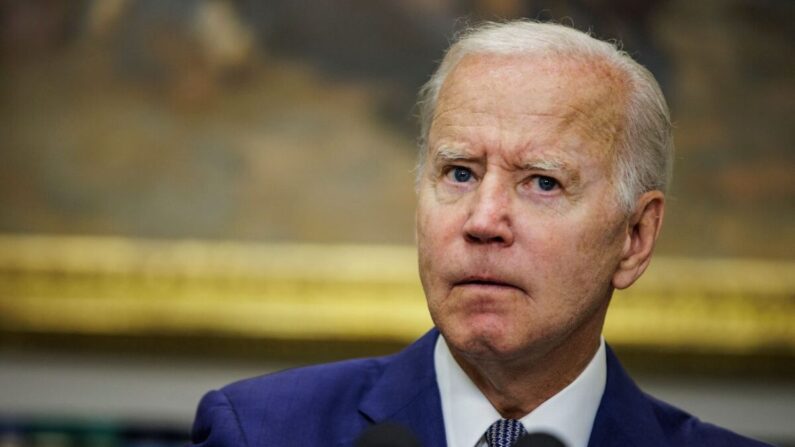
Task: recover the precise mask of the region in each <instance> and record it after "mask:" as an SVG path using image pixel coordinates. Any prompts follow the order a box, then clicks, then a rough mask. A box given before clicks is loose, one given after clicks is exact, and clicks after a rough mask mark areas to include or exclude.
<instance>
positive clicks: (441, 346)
mask: <svg viewBox="0 0 795 447" xmlns="http://www.w3.org/2000/svg"><path fill="white" fill-rule="evenodd" d="M434 365H435V367H436V381H437V383H438V384H439V394H440V396H441V399H442V415H443V417H444V430H445V435H446V436H447V445H448V447H485V446H486V445H487V444H486V438H485V436H484V433H485V432H486V429H487V428H489V426H490V425H491V424H492V423H494V422H495V421H497V420H498V419H502V416H500V414H499V413H498V412H497V410H495V409H494V407H493V406H492V405H491V402H489V401H488V399H486V397H485V396H484V395H483V394H482V393H481V392H480V390H479V389H478V388H477V386H475V384H474V383H472V381H471V380H470V379H469V376H467V375H466V373H465V372H464V370H463V369H461V367H460V366H459V365H458V363H457V362H456V361H455V359H454V358H453V355H452V354H451V353H450V348H448V346H447V343H446V342H445V340H444V337H443V336H441V335H440V336H439V338H438V339H437V341H436V347H435V350H434ZM606 380H607V361H606V357H605V342H604V339H601V340H600V343H599V349H598V350H597V351H596V354H595V355H594V357H593V359H591V361H590V363H588V366H586V367H585V369H584V370H583V371H582V373H580V375H579V376H578V377H577V378H576V379H574V381H573V382H571V383H570V384H569V385H568V386H567V387H566V388H563V389H562V390H560V391H559V392H558V393H557V394H555V395H554V396H552V397H550V398H549V399H548V400H547V401H546V402H544V403H542V404H541V405H539V406H538V407H537V408H536V409H535V410H533V411H532V412H530V413H529V414H527V415H526V416H525V417H523V418H521V419H520V421H521V422H522V424H523V425H524V427H525V429H527V431H528V433H534V432H540V431H543V432H546V433H550V434H552V435H555V436H557V437H558V438H560V440H562V441H563V442H564V443H565V445H566V446H567V447H587V445H588V439H589V438H590V436H591V428H592V427H593V422H594V418H595V417H596V411H597V410H598V409H599V402H601V400H602V394H604V390H605V382H606Z"/></svg>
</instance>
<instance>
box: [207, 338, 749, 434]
mask: <svg viewBox="0 0 795 447" xmlns="http://www.w3.org/2000/svg"><path fill="white" fill-rule="evenodd" d="M438 335H439V332H438V331H437V330H435V329H434V330H432V331H430V332H428V333H427V334H425V336H423V337H422V338H420V339H419V340H418V341H417V342H415V343H414V344H412V345H411V346H409V347H408V348H406V349H405V350H403V351H401V352H400V353H398V354H395V355H391V356H386V357H379V358H366V359H357V360H348V361H343V362H338V363H331V364H325V365H318V366H311V367H306V368H298V369H293V370H288V371H283V372H280V373H276V374H272V375H267V376H262V377H257V378H253V379H248V380H244V381H241V382H237V383H234V384H231V385H229V386H226V387H225V388H223V389H221V390H219V391H211V392H209V393H207V394H206V395H205V396H204V398H203V399H202V401H201V403H200V404H199V409H198V411H197V414H196V420H195V422H194V426H193V431H192V433H191V439H192V442H193V444H192V445H194V446H197V447H199V446H200V447H238V446H240V447H277V446H278V447H281V446H301V447H306V446H324V447H325V446H351V445H353V443H354V441H355V440H356V438H357V437H358V435H359V434H360V433H361V432H362V430H363V429H365V428H366V427H368V426H369V425H371V424H373V423H378V422H386V421H390V422H396V423H398V424H401V425H403V426H405V427H408V428H409V429H410V430H411V431H412V432H413V433H414V434H415V435H416V436H417V437H418V438H419V440H420V442H421V443H422V445H423V446H425V447H436V446H439V447H441V446H445V444H446V443H445V434H444V422H443V421H442V407H441V400H440V397H439V390H438V387H437V385H436V373H435V371H434V366H433V351H434V345H435V342H436V337H438ZM763 445H765V444H762V443H759V442H756V441H752V440H750V439H747V438H743V437H741V436H739V435H737V434H734V433H732V432H730V431H727V430H724V429H721V428H718V427H716V426H714V425H710V424H706V423H703V422H701V421H699V420H698V419H696V418H695V417H693V416H691V415H689V414H687V413H685V412H683V411H681V410H678V409H676V408H674V407H672V406H670V405H668V404H666V403H664V402H661V401H659V400H656V399H654V398H653V397H651V396H648V395H646V394H644V393H643V392H642V391H640V389H638V387H637V386H636V385H635V383H634V382H633V381H632V379H630V378H629V376H628V375H627V373H626V372H625V371H624V369H623V368H622V367H621V365H620V364H619V363H618V360H617V359H616V357H615V355H614V354H613V353H612V351H610V349H608V351H607V384H606V387H605V393H604V396H603V397H602V402H601V404H600V405H599V410H598V411H597V413H596V420H595V421H594V428H593V431H592V433H591V439H590V442H589V447H607V446H616V447H619V446H620V447H632V446H643V447H663V446H670V447H673V446H676V447H688V446H693V447H695V446H699V447H702V446H721V447H746V446H747V447H754V446H763Z"/></svg>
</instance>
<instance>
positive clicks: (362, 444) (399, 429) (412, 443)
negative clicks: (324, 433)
mask: <svg viewBox="0 0 795 447" xmlns="http://www.w3.org/2000/svg"><path fill="white" fill-rule="evenodd" d="M354 445H355V446H356V447H422V446H421V445H420V442H419V441H417V438H415V437H414V435H413V434H411V431H409V429H407V428H406V427H403V426H402V425H399V424H395V423H392V422H384V423H381V424H375V425H372V426H370V427H367V428H366V429H364V431H362V434H361V435H359V438H358V439H356V444H354Z"/></svg>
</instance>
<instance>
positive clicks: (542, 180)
mask: <svg viewBox="0 0 795 447" xmlns="http://www.w3.org/2000/svg"><path fill="white" fill-rule="evenodd" d="M536 181H537V182H538V187H539V188H541V190H542V191H552V190H553V189H555V188H556V187H557V186H558V181H557V180H555V179H553V178H552V177H545V176H543V175H542V176H538V177H536Z"/></svg>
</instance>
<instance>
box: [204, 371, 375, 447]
mask: <svg viewBox="0 0 795 447" xmlns="http://www.w3.org/2000/svg"><path fill="white" fill-rule="evenodd" d="M387 359H388V357H383V358H369V359H357V360H347V361H342V362H336V363H329V364H323V365H315V366H308V367H302V368H295V369H289V370H285V371H280V372H276V373H271V374H267V375H263V376H259V377H254V378H250V379H245V380H241V381H238V382H234V383H232V384H230V385H227V386H225V387H223V388H221V389H220V390H217V391H210V392H209V393H207V394H206V395H205V396H204V398H203V399H202V401H201V402H200V404H199V408H198V410H197V413H196V419H195V421H194V425H193V430H192V433H191V439H192V442H193V444H192V445H193V446H196V447H212V446H231V445H240V446H249V447H251V446H258V445H323V441H322V440H329V439H336V438H345V437H349V436H350V435H349V433H350V432H359V431H361V429H362V427H363V426H364V425H365V424H366V421H365V419H364V416H363V415H362V414H361V413H360V412H359V410H358V405H359V401H360V400H361V397H362V396H363V395H364V394H365V393H367V392H368V390H369V389H370V387H371V386H372V383H373V382H374V381H375V380H377V378H378V377H379V375H380V374H381V370H382V368H383V365H384V363H385V362H386V361H387ZM309 422H311V423H309Z"/></svg>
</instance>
